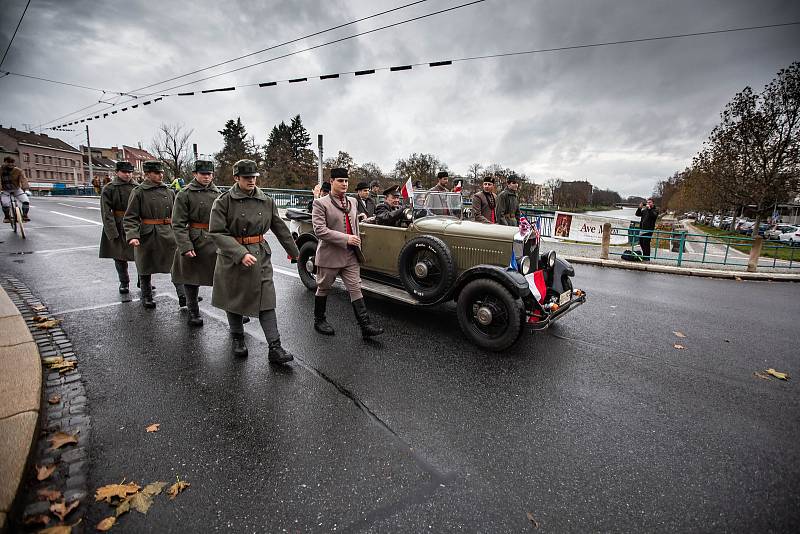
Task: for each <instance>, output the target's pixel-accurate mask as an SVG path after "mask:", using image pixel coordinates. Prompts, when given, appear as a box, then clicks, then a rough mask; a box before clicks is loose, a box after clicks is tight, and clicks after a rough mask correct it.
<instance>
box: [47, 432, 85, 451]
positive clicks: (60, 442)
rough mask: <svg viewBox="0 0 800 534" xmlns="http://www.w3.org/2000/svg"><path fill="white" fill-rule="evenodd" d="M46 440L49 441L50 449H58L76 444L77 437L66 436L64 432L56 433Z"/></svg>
mask: <svg viewBox="0 0 800 534" xmlns="http://www.w3.org/2000/svg"><path fill="white" fill-rule="evenodd" d="M47 439H49V440H50V449H59V448H61V447H63V446H64V445H68V444H70V443H78V437H77V436H75V435H73V434H67V433H66V432H56V433H55V434H53V435H52V436H50V437H49V438H47Z"/></svg>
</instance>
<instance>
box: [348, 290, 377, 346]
mask: <svg viewBox="0 0 800 534" xmlns="http://www.w3.org/2000/svg"><path fill="white" fill-rule="evenodd" d="M353 312H354V313H355V314H356V320H357V321H358V324H359V326H361V337H363V338H364V339H367V338H370V337H375V336H379V335H381V334H383V328H381V327H380V326H374V325H372V324H371V321H370V320H369V314H368V313H367V305H366V304H364V299H363V298H360V299H358V300H354V301H353Z"/></svg>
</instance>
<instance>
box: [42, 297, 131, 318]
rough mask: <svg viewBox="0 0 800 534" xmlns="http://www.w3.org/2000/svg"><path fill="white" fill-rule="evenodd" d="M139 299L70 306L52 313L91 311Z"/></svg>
mask: <svg viewBox="0 0 800 534" xmlns="http://www.w3.org/2000/svg"><path fill="white" fill-rule="evenodd" d="M138 301H139V299H130V300H122V301H119V302H107V303H106V304H98V305H96V306H85V307H83V308H72V309H70V310H64V311H55V312H53V315H64V314H67V313H77V312H83V311H91V310H102V309H103V308H110V307H112V306H119V305H120V304H127V303H129V302H138Z"/></svg>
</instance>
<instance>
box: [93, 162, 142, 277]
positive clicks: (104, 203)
mask: <svg viewBox="0 0 800 534" xmlns="http://www.w3.org/2000/svg"><path fill="white" fill-rule="evenodd" d="M135 187H136V182H134V181H133V180H129V181H127V182H123V181H122V180H120V179H119V178H116V177H115V178H114V179H113V180H112V181H111V182H110V183H108V184H106V186H105V187H104V188H103V192H102V193H101V195H100V216H101V218H102V220H103V232H102V233H101V234H100V257H101V258H113V259H115V260H122V261H133V259H134V258H133V247H132V246H130V245H129V244H128V240H127V239H125V229H124V228H123V227H122V218H123V217H124V215H125V210H127V209H128V200H129V199H130V196H131V192H132V191H133V189H134V188H135Z"/></svg>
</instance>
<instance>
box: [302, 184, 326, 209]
mask: <svg viewBox="0 0 800 534" xmlns="http://www.w3.org/2000/svg"><path fill="white" fill-rule="evenodd" d="M330 194H331V183H330V182H322V186H319V185H315V186H314V198H312V199H311V200H309V201H308V205H307V206H306V211H308V212H309V213H310V212H311V210H312V208H313V207H314V201H315V200H316V199H318V198H322V197H324V196H325V195H330Z"/></svg>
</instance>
